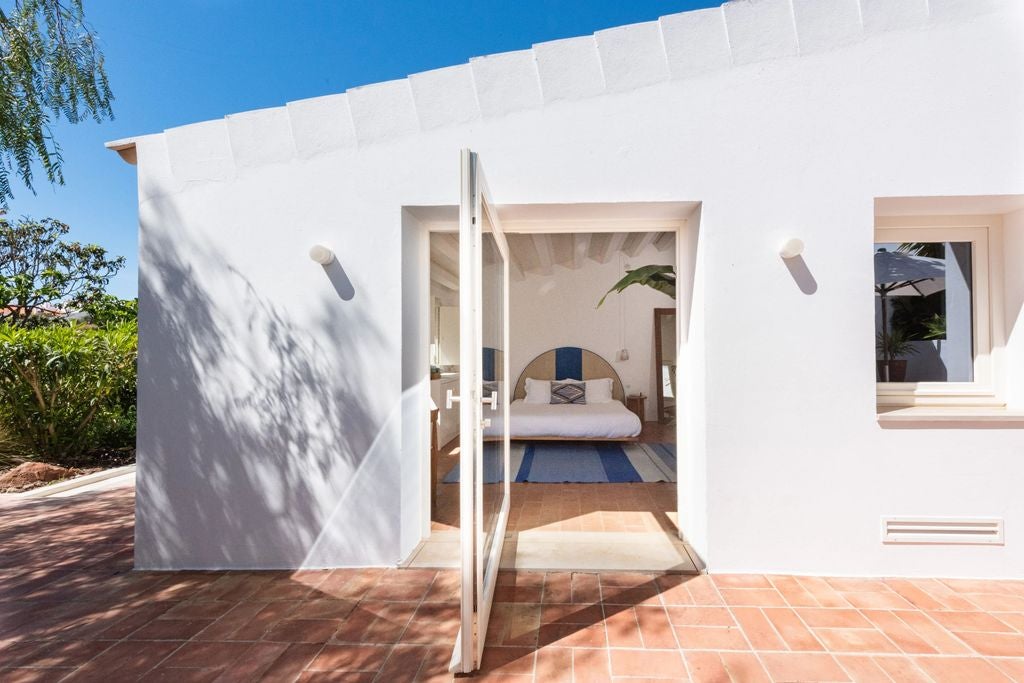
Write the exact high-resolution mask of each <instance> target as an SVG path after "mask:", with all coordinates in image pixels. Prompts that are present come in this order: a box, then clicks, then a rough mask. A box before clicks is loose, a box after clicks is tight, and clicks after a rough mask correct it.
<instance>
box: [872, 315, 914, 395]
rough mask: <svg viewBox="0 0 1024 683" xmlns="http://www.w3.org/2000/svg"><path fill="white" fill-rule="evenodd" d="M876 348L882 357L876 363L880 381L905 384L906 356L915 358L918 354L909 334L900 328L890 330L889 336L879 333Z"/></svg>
mask: <svg viewBox="0 0 1024 683" xmlns="http://www.w3.org/2000/svg"><path fill="white" fill-rule="evenodd" d="M875 348H876V349H877V350H878V355H879V356H880V359H878V360H876V361H875V368H876V372H877V374H878V381H879V382H903V381H904V380H906V378H907V359H906V356H913V355H915V354H916V353H917V348H915V347H914V345H913V344H912V343H911V340H910V338H909V337H908V336H907V333H906V332H905V331H904V330H903V329H902V328H899V327H895V328H893V329H891V330H889V333H888V334H885V333H882V332H879V333H878V336H877V337H876V338H875ZM901 356H902V357H901Z"/></svg>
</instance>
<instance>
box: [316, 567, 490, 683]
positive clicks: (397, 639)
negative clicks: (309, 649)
mask: <svg viewBox="0 0 1024 683" xmlns="http://www.w3.org/2000/svg"><path fill="white" fill-rule="evenodd" d="M439 576H441V572H439V571H438V572H434V578H433V579H431V580H430V585H428V586H427V589H426V590H425V591H423V595H422V596H420V599H419V602H417V603H416V608H415V609H414V610H413V611H412V614H411V615H410V616H409V621H408V622H407V623H406V624H405V627H404V628H403V629H402V632H401V633H399V634H398V635H397V636H396V637H395V642H394V643H392V644H391V651H390V652H389V653H388V655H387V656H386V657H385V658H384V661H383V662H381V664H380V669H379V670H378V671H377V673H376V674H375V675H374V677H373V680H374V681H376V680H377V679H378V678H379V677H380V674H381V672H383V671H384V668H385V667H386V666H387V664H388V662H389V661H390V660H391V658H392V657H394V655H395V648H396V647H397V646H398V644H399V643H401V642H402V636H404V635H405V633H406V631H408V630H409V626H411V625H412V621H413V619H415V618H416V614H417V613H418V612H419V610H420V607H422V606H423V604H424V603H425V602H426V601H427V596H428V595H430V589H431V588H433V586H434V582H435V581H437V579H438V577H439ZM367 593H369V591H367ZM364 599H365V594H364V596H363V597H362V598H360V599H359V602H357V603H356V607H358V606H359V605H360V604H361V603H362V601H363V600H364ZM339 628H340V626H339ZM335 635H337V631H335ZM484 637H485V638H486V637H487V635H486V634H484ZM324 647H327V643H324ZM453 647H454V644H453ZM320 651H321V652H323V648H321V650H320ZM315 661H316V657H313V659H311V660H310V662H315ZM307 667H308V665H307ZM420 668H423V663H422V662H420ZM303 670H305V668H304V669H303ZM419 671H420V670H419V669H417V670H416V675H417V677H418V676H419Z"/></svg>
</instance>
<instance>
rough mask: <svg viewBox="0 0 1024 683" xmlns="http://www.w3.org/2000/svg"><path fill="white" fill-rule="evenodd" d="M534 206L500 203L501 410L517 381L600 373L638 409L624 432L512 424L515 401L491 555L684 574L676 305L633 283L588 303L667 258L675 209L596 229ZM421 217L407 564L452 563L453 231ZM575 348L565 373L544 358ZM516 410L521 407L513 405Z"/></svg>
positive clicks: (506, 563)
mask: <svg viewBox="0 0 1024 683" xmlns="http://www.w3.org/2000/svg"><path fill="white" fill-rule="evenodd" d="M691 208H692V207H691ZM538 212H539V210H537V209H536V208H535V207H533V208H532V210H531V211H526V212H523V211H520V215H523V214H529V217H528V218H527V219H525V220H516V218H515V216H516V212H515V211H512V212H511V214H512V217H511V218H509V217H507V216H506V213H508V211H507V209H506V207H502V219H503V223H505V226H506V227H505V232H506V237H507V239H508V244H509V251H510V260H511V273H512V277H511V282H510V294H509V298H510V310H511V314H510V347H509V354H510V356H511V363H510V377H509V381H510V383H511V382H515V385H513V386H512V390H513V391H515V392H519V394H518V395H514V396H511V397H510V399H512V401H513V402H512V407H513V408H515V406H516V405H517V403H516V402H517V401H518V402H520V403H522V404H525V403H526V401H527V398H528V397H527V396H526V395H525V389H526V387H525V386H521V385H525V383H526V382H525V380H527V379H531V380H539V381H541V382H544V381H547V382H551V381H558V380H565V379H568V380H580V381H583V382H584V383H586V382H587V381H588V380H589V381H590V382H596V381H597V380H603V379H612V380H613V381H614V390H615V393H616V397H615V399H614V400H615V401H617V402H618V403H620V404H621V406H622V408H623V411H621V412H628V413H630V414H631V415H634V416H636V419H637V422H638V424H639V428H638V429H637V430H635V433H633V432H632V431H628V430H627V431H622V432H617V433H607V434H597V435H593V434H587V433H580V432H578V431H576V432H570V433H561V432H559V431H558V430H555V431H553V432H551V433H546V434H545V433H543V430H541V431H540V432H537V431H533V432H530V433H527V434H517V433H516V425H517V414H516V412H515V411H514V412H513V414H512V417H511V420H510V425H511V429H512V431H513V438H514V442H513V451H512V458H511V476H512V483H511V495H510V511H509V518H508V531H507V536H506V539H505V553H504V557H503V560H502V566H503V568H518V569H527V568H530V569H581V570H587V569H590V570H645V571H654V570H657V571H665V570H670V571H696V569H697V564H696V563H695V562H694V560H693V558H692V557H691V556H690V554H689V553H688V552H687V549H686V546H685V544H684V543H683V542H682V541H681V539H680V533H679V519H678V508H679V505H678V500H679V493H678V490H677V472H678V469H679V468H678V467H677V460H678V453H677V448H678V445H677V434H678V429H679V421H678V420H677V419H676V398H675V397H676V395H677V393H678V392H677V390H676V388H675V386H674V383H675V376H676V372H675V349H676V347H677V341H676V340H677V338H678V335H677V333H676V330H675V325H677V324H678V322H677V320H678V317H677V316H676V315H675V312H676V309H677V303H676V302H673V301H672V297H670V296H669V295H667V294H666V293H665V292H663V291H661V292H659V291H658V290H657V289H655V288H653V287H648V286H645V285H643V284H637V285H633V286H631V287H628V288H626V289H625V290H623V291H622V292H621V293H612V294H610V295H609V296H608V297H607V299H606V300H605V301H604V303H603V304H601V305H600V306H598V302H599V301H600V299H601V297H602V296H603V295H604V294H605V293H606V292H607V291H608V290H609V289H610V288H611V287H612V286H613V285H614V284H616V282H618V281H619V279H620V278H621V277H622V276H624V275H625V273H626V271H627V270H636V269H637V268H641V267H644V266H650V265H662V266H672V267H673V269H675V266H676V264H677V260H678V244H677V241H678V240H677V236H678V233H679V232H680V230H683V229H685V224H686V222H685V219H682V220H677V221H675V222H673V221H669V220H665V221H662V223H661V224H660V225H658V224H655V223H652V222H646V223H645V222H636V223H634V224H633V225H630V224H629V221H623V220H617V219H615V218H614V217H613V219H612V220H609V221H608V223H607V224H606V225H601V226H598V225H597V223H596V221H595V220H594V219H595V218H597V217H598V216H597V214H599V213H600V207H598V208H596V209H593V208H592V209H590V212H591V219H590V220H589V221H588V222H587V223H586V224H576V225H574V224H573V223H578V222H579V221H578V219H577V220H576V221H573V220H572V219H568V213H567V212H566V211H565V210H564V209H562V210H561V211H557V210H556V211H550V213H552V214H559V213H561V215H560V216H558V215H556V216H555V217H554V218H552V219H550V220H544V219H541V218H539V216H538ZM677 215H678V212H677ZM436 217H437V213H435V214H434V218H435V219H436ZM432 223H433V225H432V226H431V232H430V236H429V249H428V250H427V251H428V254H427V258H428V259H429V273H430V275H429V277H430V293H429V304H428V306H429V310H430V313H429V318H430V344H429V350H428V354H429V358H430V364H431V371H432V375H431V398H432V402H431V407H432V420H431V434H432V445H431V457H430V461H431V466H430V467H429V468H427V469H428V472H429V474H428V476H429V485H430V486H429V488H430V524H429V535H426V537H425V538H424V542H423V543H421V544H420V546H419V547H418V548H417V549H416V551H415V552H414V553H413V554H412V555H411V556H410V557H409V558H408V560H407V562H408V564H409V565H410V566H423V567H454V566H456V565H457V562H458V557H459V531H460V530H459V518H460V501H459V495H458V486H457V482H458V461H459V455H460V453H461V449H460V445H459V440H458V432H459V424H458V412H459V411H458V408H457V407H455V408H454V409H453V408H452V407H449V406H448V405H447V402H446V400H445V399H446V396H447V393H448V392H447V390H446V389H451V388H452V387H454V386H456V385H457V383H458V381H459V367H458V365H457V359H458V355H459V341H460V340H459V336H458V325H457V324H456V323H457V321H458V310H457V306H458V283H459V272H458V265H459V263H458V261H459V260H458V253H459V241H458V235H457V233H454V232H453V231H451V229H450V227H449V226H446V225H444V224H443V221H437V220H434V221H433V222H432ZM526 223H528V225H527V224H526ZM595 227H600V229H594V228H595ZM545 228H546V229H545ZM588 228H589V229H588ZM670 314H671V315H670ZM670 327H671V328H672V329H671V330H669V328H670ZM566 349H568V350H569V351H565V350H566ZM577 349H578V350H579V352H580V362H579V367H578V368H575V367H573V366H571V361H569V362H570V368H571V370H570V372H569V374H567V375H565V376H556V375H559V373H558V372H555V371H556V370H558V368H557V367H552V366H557V365H558V363H559V357H564V356H566V355H572V353H573V352H574V350H577ZM585 353H586V354H588V355H587V358H588V359H590V360H588V362H587V369H588V373H587V375H588V376H586V377H584V376H574V374H580V373H581V371H582V369H583V361H582V359H583V355H584V354H585ZM545 354H548V355H552V354H553V356H552V358H553V360H551V361H550V362H549V361H547V360H545V359H544V356H545ZM590 354H592V355H593V356H594V357H596V360H595V359H594V358H591V355H590ZM538 359H540V360H538ZM562 361H563V362H564V358H562ZM602 361H603V363H602ZM538 368H540V369H541V370H546V371H547V372H538ZM572 370H576V371H577V372H575V373H574V372H572ZM552 373H553V374H552ZM561 374H565V373H561ZM533 375H537V376H536V377H534V376H533ZM547 375H550V376H547ZM606 375H608V376H609V377H605V376H606ZM587 388H588V389H590V396H591V401H601V400H603V399H602V396H600V395H598V392H599V391H600V388H597V387H590V386H587ZM540 410H542V411H543V410H544V409H540ZM518 419H519V420H523V419H524V418H523V416H522V415H521V414H520V415H519V417H518ZM526 419H528V418H526ZM584 432H585V429H584ZM602 436H604V437H607V438H600V437H602ZM574 459H578V460H579V462H574ZM580 463H589V465H580ZM595 464H596V467H595V466H594V465H595ZM659 469H660V470H661V471H659ZM665 470H667V471H668V474H670V476H666V474H667V473H666V472H665Z"/></svg>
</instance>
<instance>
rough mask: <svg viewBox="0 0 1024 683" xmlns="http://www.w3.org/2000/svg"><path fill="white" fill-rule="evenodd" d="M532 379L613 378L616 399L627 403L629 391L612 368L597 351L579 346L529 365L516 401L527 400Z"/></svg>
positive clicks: (554, 351) (547, 354)
mask: <svg viewBox="0 0 1024 683" xmlns="http://www.w3.org/2000/svg"><path fill="white" fill-rule="evenodd" d="M528 377H529V378H530V379H600V378H602V377H611V378H612V398H614V399H615V400H617V401H624V400H625V397H626V390H625V388H624V387H623V386H622V380H621V379H619V373H617V372H615V368H613V367H612V364H611V363H609V362H608V361H606V360H605V359H604V358H601V356H599V355H597V354H596V353H594V352H593V351H588V350H586V349H581V348H579V347H578V346H561V347H559V348H557V349H551V350H550V351H545V352H544V353H542V354H540V355H539V356H537V357H536V358H534V359H533V360H532V361H530V362H529V363H527V364H526V367H525V368H524V369H523V371H522V373H520V375H519V379H518V380H516V390H515V392H514V393H513V394H512V398H513V399H516V398H525V397H526V378H528Z"/></svg>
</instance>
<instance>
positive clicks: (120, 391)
mask: <svg viewBox="0 0 1024 683" xmlns="http://www.w3.org/2000/svg"><path fill="white" fill-rule="evenodd" d="M137 329H138V328H137V326H136V324H135V323H123V324H119V325H111V326H109V327H106V328H88V327H84V326H80V325H69V326H63V325H59V326H45V327H36V328H23V327H16V326H13V325H0V422H2V423H3V424H5V425H8V429H9V430H10V431H11V433H12V437H13V438H14V439H15V440H17V441H18V442H20V443H22V444H24V446H25V448H26V449H27V450H28V451H29V452H28V453H26V455H27V456H32V457H38V458H42V459H46V460H48V461H51V462H57V463H60V462H68V461H71V460H73V459H74V458H75V456H78V455H80V454H81V453H82V452H84V451H86V450H88V449H90V448H96V447H99V446H105V447H109V446H113V447H116V446H120V445H127V444H126V443H104V440H105V439H114V440H115V441H117V440H120V441H127V442H128V443H131V442H132V441H134V434H132V435H131V437H130V438H129V437H128V435H127V431H128V430H131V431H133V432H134V425H135V419H134V415H135V405H134V398H135V377H136V370H135V364H136V358H137V356H138V332H137Z"/></svg>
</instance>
